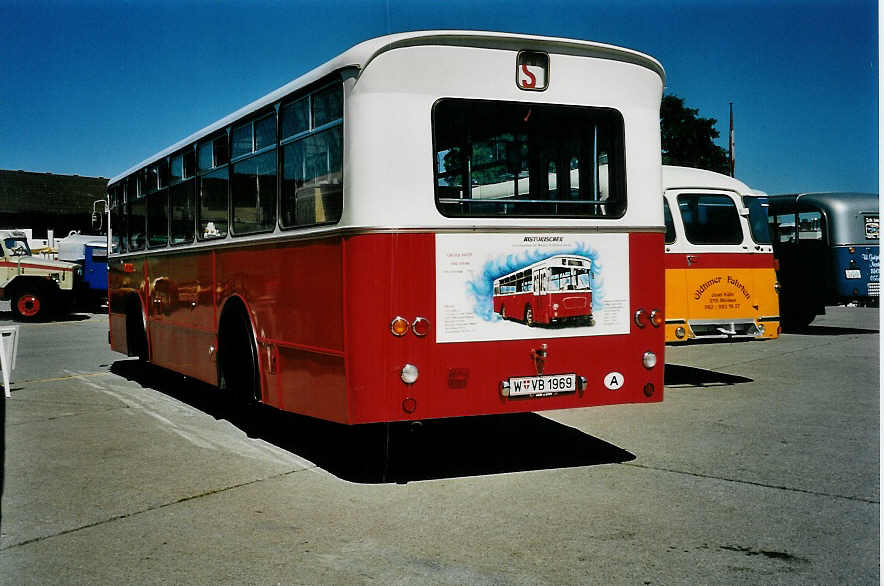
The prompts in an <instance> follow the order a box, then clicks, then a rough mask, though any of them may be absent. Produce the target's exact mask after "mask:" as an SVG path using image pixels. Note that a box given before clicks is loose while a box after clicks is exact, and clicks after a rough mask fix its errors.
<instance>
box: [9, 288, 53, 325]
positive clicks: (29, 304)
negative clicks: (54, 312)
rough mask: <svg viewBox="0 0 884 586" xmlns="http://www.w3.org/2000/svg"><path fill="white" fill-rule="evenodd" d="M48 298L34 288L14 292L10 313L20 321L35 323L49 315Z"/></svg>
mask: <svg viewBox="0 0 884 586" xmlns="http://www.w3.org/2000/svg"><path fill="white" fill-rule="evenodd" d="M50 305H51V304H50V302H49V296H48V295H47V294H46V293H45V292H44V291H41V290H39V289H36V288H28V289H22V290H20V291H16V293H15V295H14V296H13V297H12V313H13V314H14V315H15V317H16V319H19V320H21V321H37V320H41V319H43V318H44V317H45V316H46V315H48V314H49V310H50Z"/></svg>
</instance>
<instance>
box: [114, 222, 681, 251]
mask: <svg viewBox="0 0 884 586" xmlns="http://www.w3.org/2000/svg"><path fill="white" fill-rule="evenodd" d="M305 230H309V231H295V230H285V231H283V230H279V229H277V230H276V231H274V232H270V233H264V234H254V235H248V236H230V235H228V236H225V237H224V238H216V239H212V240H203V241H196V242H195V243H192V244H177V245H175V246H166V247H165V248H151V249H149V250H138V251H135V252H114V253H109V254H108V257H109V258H112V259H129V258H138V257H141V256H156V255H163V254H182V253H187V252H203V251H212V250H217V249H227V248H239V247H247V246H262V245H267V244H274V243H279V242H293V241H300V240H304V241H309V240H318V239H323V238H338V237H340V238H346V237H351V236H361V235H367V234H441V233H449V234H450V233H462V234H475V233H477V232H494V233H512V234H531V233H549V232H553V233H557V234H558V233H568V234H570V233H578V234H579V233H589V234H621V233H660V234H662V233H663V232H664V231H665V228H662V227H653V226H530V227H527V226H521V227H515V226H499V227H498V226H477V225H474V226H452V227H439V226H435V227H433V226H426V227H415V228H378V227H352V228H342V227H339V226H331V227H321V226H320V227H317V228H313V229H305Z"/></svg>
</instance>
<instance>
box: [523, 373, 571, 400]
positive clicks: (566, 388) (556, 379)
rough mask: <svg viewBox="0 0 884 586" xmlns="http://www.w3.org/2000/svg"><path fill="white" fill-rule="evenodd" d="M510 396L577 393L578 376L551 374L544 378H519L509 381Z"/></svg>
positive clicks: (543, 376)
mask: <svg viewBox="0 0 884 586" xmlns="http://www.w3.org/2000/svg"><path fill="white" fill-rule="evenodd" d="M509 383H510V388H509V396H510V397H525V396H530V395H551V394H554V393H574V392H576V391H577V375H576V374H549V375H542V376H519V377H514V378H511V379H510V380H509Z"/></svg>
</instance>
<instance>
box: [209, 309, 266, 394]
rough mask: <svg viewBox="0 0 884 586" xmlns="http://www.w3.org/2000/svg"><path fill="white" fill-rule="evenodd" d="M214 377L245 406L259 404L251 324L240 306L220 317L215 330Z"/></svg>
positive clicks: (257, 377)
mask: <svg viewBox="0 0 884 586" xmlns="http://www.w3.org/2000/svg"><path fill="white" fill-rule="evenodd" d="M218 371H219V372H218V375H219V382H220V386H221V388H222V389H225V390H227V391H228V392H229V393H230V394H231V395H232V396H233V397H235V398H236V399H238V400H240V401H243V402H245V403H248V404H253V403H258V402H260V401H261V383H260V379H259V374H258V350H257V348H256V347H255V336H254V333H253V332H252V323H251V322H250V321H249V318H248V317H247V316H246V313H245V309H244V308H242V307H239V308H231V309H229V310H228V311H225V313H224V315H223V316H222V317H221V324H220V327H219V331H218Z"/></svg>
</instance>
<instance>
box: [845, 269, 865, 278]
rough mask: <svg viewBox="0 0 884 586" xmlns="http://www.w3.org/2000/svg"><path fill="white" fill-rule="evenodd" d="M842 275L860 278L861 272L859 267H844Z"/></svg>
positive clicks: (861, 276)
mask: <svg viewBox="0 0 884 586" xmlns="http://www.w3.org/2000/svg"><path fill="white" fill-rule="evenodd" d="M844 276H845V277H847V278H848V279H862V278H863V274H862V271H860V270H859V269H845V270H844Z"/></svg>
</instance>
